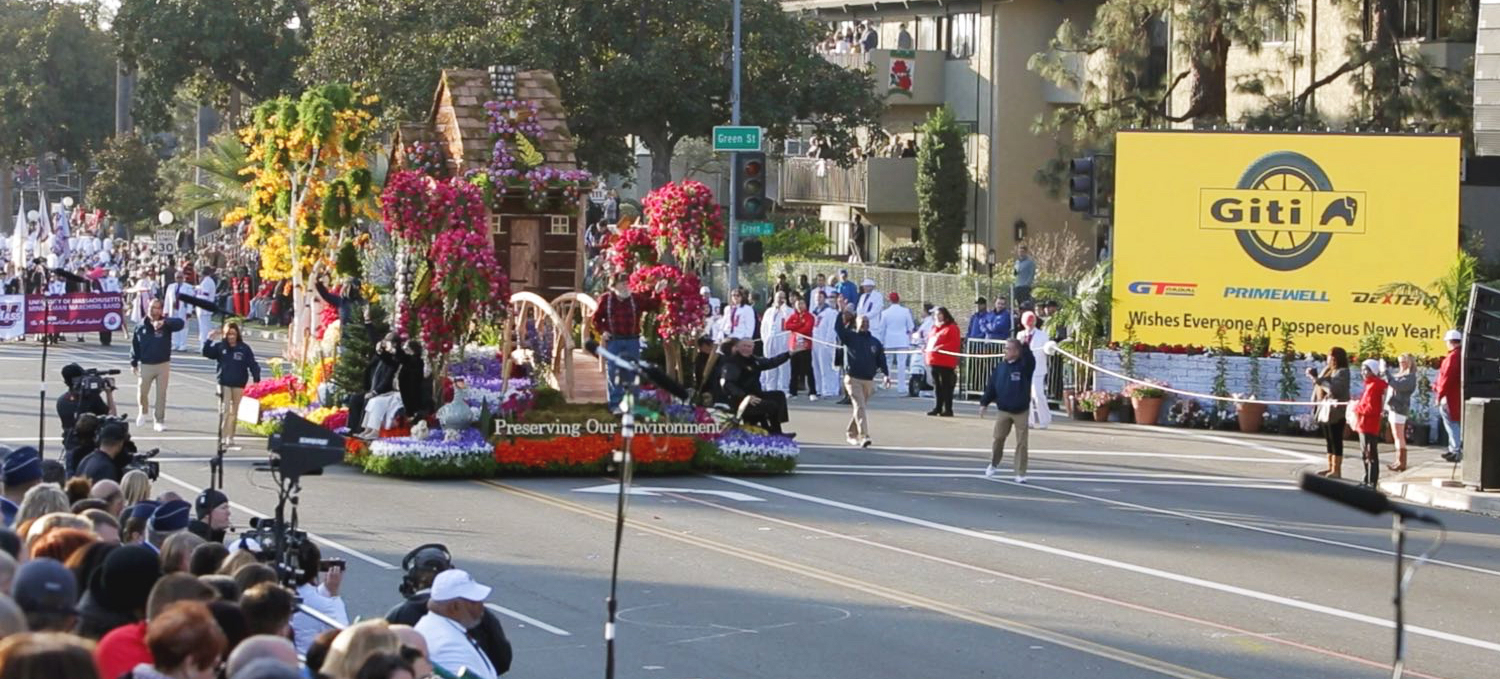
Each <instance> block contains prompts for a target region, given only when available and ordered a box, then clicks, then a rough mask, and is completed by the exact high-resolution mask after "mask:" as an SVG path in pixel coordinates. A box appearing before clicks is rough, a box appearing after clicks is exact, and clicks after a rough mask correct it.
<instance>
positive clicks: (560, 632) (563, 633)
mask: <svg viewBox="0 0 1500 679" xmlns="http://www.w3.org/2000/svg"><path fill="white" fill-rule="evenodd" d="M484 607H485V608H488V609H490V610H492V611H494V612H496V613H499V614H500V615H503V616H506V617H510V618H514V619H516V620H519V621H521V622H524V623H526V624H528V625H531V626H533V627H536V628H537V629H540V630H542V631H545V632H551V633H553V634H556V635H557V636H560V637H571V636H573V633H572V632H569V631H568V630H565V629H563V628H561V627H553V626H552V625H548V624H547V623H545V622H542V621H540V620H537V619H536V618H533V617H531V616H529V615H526V614H524V613H517V612H516V611H513V610H511V609H509V608H506V607H504V606H501V605H500V604H490V603H487V604H485V605H484Z"/></svg>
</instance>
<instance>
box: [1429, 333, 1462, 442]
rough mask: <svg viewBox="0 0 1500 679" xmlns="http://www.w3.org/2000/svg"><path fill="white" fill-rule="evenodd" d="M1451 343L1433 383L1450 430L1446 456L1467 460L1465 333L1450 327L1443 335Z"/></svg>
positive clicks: (1436, 398)
mask: <svg viewBox="0 0 1500 679" xmlns="http://www.w3.org/2000/svg"><path fill="white" fill-rule="evenodd" d="M1443 341H1444V342H1447V343H1448V355H1447V356H1444V357H1443V363H1442V365H1441V366H1439V367H1438V378H1437V384H1434V385H1433V388H1432V398H1433V401H1434V402H1436V403H1437V406H1438V411H1439V412H1441V413H1442V415H1443V428H1444V429H1446V430H1447V431H1448V452H1446V453H1443V459H1444V460H1447V461H1449V462H1458V461H1460V460H1463V459H1464V426H1463V402H1464V397H1463V362H1464V359H1463V346H1464V334H1463V333H1461V332H1459V331H1457V330H1449V331H1448V332H1447V334H1445V335H1443Z"/></svg>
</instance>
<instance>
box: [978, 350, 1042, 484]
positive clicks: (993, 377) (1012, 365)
mask: <svg viewBox="0 0 1500 679" xmlns="http://www.w3.org/2000/svg"><path fill="white" fill-rule="evenodd" d="M1030 341H1031V332H1030V331H1027V332H1023V333H1021V338H1020V339H1012V340H1007V341H1006V342H1005V360H1003V361H1001V362H1000V364H999V365H996V366H995V370H994V372H992V373H990V381H989V383H988V384H986V385H985V386H984V395H983V396H981V397H980V399H979V416H980V417H984V416H985V414H986V413H987V412H989V409H990V404H991V403H993V404H995V408H996V410H997V411H998V412H996V413H995V441H994V444H993V448H992V450H991V452H990V465H989V467H986V468H985V470H984V475H985V477H987V478H988V477H992V476H994V475H995V470H996V468H997V467H999V466H1000V459H1001V458H1002V457H1004V456H1005V439H1007V438H1009V437H1010V430H1011V429H1012V428H1014V429H1015V430H1016V464H1015V470H1016V483H1026V438H1027V434H1028V430H1027V425H1026V418H1027V415H1028V414H1029V413H1030V411H1031V374H1032V373H1033V372H1034V371H1035V370H1036V359H1035V358H1033V357H1032V355H1031V351H1029V350H1026V349H1024V348H1023V347H1024V346H1025V344H1026V343H1029V342H1030Z"/></svg>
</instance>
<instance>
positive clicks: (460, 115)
mask: <svg viewBox="0 0 1500 679" xmlns="http://www.w3.org/2000/svg"><path fill="white" fill-rule="evenodd" d="M486 75H487V76H488V77H485V76H486ZM481 88H483V89H488V90H489V94H490V95H491V96H490V97H489V98H482V97H476V96H475V95H476V93H477V92H478V91H479V90H480V89H481ZM555 90H556V88H555V83H553V82H552V81H551V76H550V74H546V73H545V72H536V71H531V72H517V71H515V70H514V69H510V70H505V69H501V70H500V71H499V72H495V71H491V72H490V73H488V74H485V73H484V72H479V71H444V73H443V76H442V78H441V83H440V86H439V93H438V97H437V104H436V106H435V107H434V113H433V119H432V120H429V121H427V123H425V124H415V125H402V126H401V127H400V130H399V133H398V135H397V139H396V152H394V153H393V154H392V156H391V161H392V162H391V171H390V173H389V175H388V176H387V177H385V178H384V181H383V186H381V187H372V188H373V190H372V191H371V193H370V194H369V195H371V196H373V198H372V200H371V201H370V203H373V204H365V203H361V204H359V205H357V206H356V207H357V208H358V209H357V210H355V211H354V215H355V216H356V217H365V219H349V218H345V217H344V216H343V215H344V214H345V213H347V212H349V211H348V210H344V212H340V213H338V214H337V215H332V216H333V217H334V218H332V219H324V218H322V212H320V211H317V210H316V209H314V208H317V207H320V206H321V205H322V204H327V203H336V204H337V205H344V204H345V203H344V202H340V201H344V199H343V198H342V197H340V196H342V195H343V194H340V193H338V192H337V191H333V190H332V189H329V190H324V191H321V193H319V194H317V195H310V196H309V198H308V202H309V203H316V202H317V201H319V200H322V201H323V202H322V203H318V204H317V205H313V206H312V207H309V208H307V209H298V210H294V211H293V212H295V215H294V216H291V217H288V216H287V213H286V212H285V211H279V210H278V209H277V208H276V207H275V205H273V204H271V201H270V200H269V199H268V200H267V201H264V204H261V205H258V208H259V209H261V210H262V211H264V212H265V213H266V214H267V217H266V218H265V219H263V220H262V222H260V223H264V224H271V223H275V224H278V225H279V224H286V225H287V229H286V230H287V232H288V233H287V235H288V240H296V241H297V242H299V243H300V244H301V245H302V246H303V247H302V249H300V250H295V251H296V252H297V253H299V255H305V257H302V258H299V259H298V261H296V262H286V263H285V264H286V266H285V267H284V268H286V269H288V270H289V271H290V272H291V273H292V274H294V275H296V276H301V277H302V278H301V280H302V281H303V283H304V285H303V289H307V288H313V287H317V285H316V284H318V283H320V282H321V281H320V280H319V278H320V277H321V275H322V273H323V272H327V271H333V272H335V273H336V274H337V277H336V278H335V279H334V280H330V281H328V285H327V290H328V293H327V294H324V292H322V291H320V292H319V295H317V296H309V298H310V299H309V301H308V303H307V306H306V311H307V320H306V322H305V326H303V327H305V328H306V330H305V334H304V335H302V337H301V339H299V340H297V341H295V342H294V345H293V346H291V347H289V350H288V352H287V356H288V357H290V358H289V360H280V359H277V360H274V361H272V362H271V363H272V365H271V376H270V378H269V379H266V380H264V381H262V382H260V383H258V384H254V385H251V386H250V387H248V388H247V389H246V390H245V395H244V398H245V400H246V401H249V402H251V403H250V404H249V405H248V407H247V406H246V405H245V404H242V407H241V414H242V419H243V420H246V421H247V424H246V428H247V429H250V430H252V431H255V432H258V433H261V434H271V433H274V432H275V431H277V430H278V429H279V428H280V426H281V423H282V422H283V421H284V419H285V418H286V416H287V415H289V414H296V415H299V416H301V417H304V418H307V419H308V420H310V421H312V422H314V423H317V424H320V425H322V426H325V427H327V428H329V429H331V430H333V431H335V432H337V433H340V434H345V435H346V436H347V442H348V444H347V450H346V453H347V454H346V461H347V462H348V463H349V464H351V465H353V466H355V467H358V468H360V469H362V470H363V471H365V472H367V473H371V474H380V475H390V476H400V477H414V478H478V477H490V476H500V475H506V476H509V475H596V474H602V473H606V472H608V471H610V470H611V469H612V468H613V465H614V464H615V460H616V459H617V457H616V451H618V450H620V449H621V448H622V446H623V445H624V443H625V441H624V439H623V438H622V436H621V435H620V431H619V419H620V418H619V415H618V414H616V413H611V412H610V411H609V410H608V409H607V408H606V406H605V405H604V404H603V403H602V401H603V400H604V393H603V391H604V390H603V374H604V371H603V367H602V365H601V364H600V363H599V362H598V360H597V359H595V358H591V357H588V356H587V355H585V354H583V352H582V351H580V350H579V348H580V347H582V346H583V345H584V343H585V341H586V340H588V339H589V338H590V335H591V334H592V330H591V329H590V328H589V324H588V318H589V316H590V315H591V314H592V313H593V311H594V310H595V308H596V304H595V302H594V300H593V298H592V297H591V296H590V295H588V294H585V293H583V292H577V291H576V290H578V288H579V286H581V284H582V271H583V268H584V266H585V262H584V261H583V256H582V228H581V227H582V222H583V213H584V206H585V201H586V200H587V195H588V192H589V190H590V189H591V188H592V187H593V180H592V179H591V178H590V177H589V176H588V174H587V173H586V172H583V171H582V170H579V169H577V165H576V162H575V161H574V158H573V152H572V150H573V142H572V140H571V138H570V137H568V136H567V131H566V127H565V125H564V124H563V120H564V118H565V116H564V115H563V114H564V112H563V111H562V110H561V105H560V102H559V101H557V100H556V95H555ZM549 93H550V94H549ZM523 94H524V95H528V96H531V97H534V98H532V99H527V98H526V97H525V96H522V95H523ZM536 97H539V98H540V99H537V98H536ZM476 101H482V102H484V103H482V104H479V103H470V102H476ZM292 108H296V107H295V106H294V107H292ZM277 111H278V113H279V114H280V115H281V116H282V117H280V118H275V117H272V118H269V119H268V120H267V121H266V122H265V126H267V127H269V128H275V129H278V130H279V129H280V128H279V127H276V126H277V125H279V124H281V123H283V122H285V120H286V119H288V118H289V117H290V115H291V113H288V111H292V109H287V108H283V109H278V110H277ZM296 113H300V111H297V112H296ZM440 115H441V116H452V117H453V118H456V119H458V121H459V122H460V124H458V125H438V124H437V119H438V117H439V116H440ZM335 119H336V120H340V121H342V120H344V118H343V117H339V116H335ZM445 119H446V118H445ZM351 120H353V118H351ZM357 133H358V132H356V131H352V130H347V131H346V130H343V129H342V128H340V129H339V130H336V131H335V135H334V136H337V135H338V134H343V135H346V136H352V135H354V134H357ZM262 137H263V138H262ZM247 139H253V140H255V141H263V142H266V146H267V150H266V151H264V153H273V152H274V149H273V147H274V143H275V142H276V141H277V140H278V139H279V137H276V136H275V135H271V134H269V133H266V134H263V135H260V136H255V135H249V136H247ZM459 149H462V151H463V153H462V154H460V153H458V150H459ZM308 157H309V158H314V157H315V156H308ZM293 160H295V158H294V159H293ZM346 165H348V166H350V167H356V168H360V167H363V165H362V164H359V163H353V162H350V163H346ZM334 169H339V170H341V171H343V170H342V166H341V167H340V168H334ZM287 171H298V168H297V167H296V166H295V164H293V165H291V166H289V167H288V170H287ZM334 176H337V175H334ZM361 176H363V175H361ZM273 179H274V181H272V180H273ZM283 179H287V178H286V177H274V178H272V177H265V176H262V177H259V180H260V181H261V183H262V184H266V185H267V186H272V185H273V184H274V185H275V186H285V185H286V182H283V181H282V180H283ZM348 193H350V194H351V196H353V197H354V198H355V199H358V198H362V197H363V196H365V195H366V194H363V193H357V192H352V191H350V192H348ZM335 194H337V195H335ZM268 195H269V194H268ZM320 197H321V198H320ZM293 204H294V205H295V204H296V203H295V202H294V203H293ZM641 216H642V219H641V222H640V223H639V224H634V223H629V222H627V223H626V224H623V225H621V228H618V229H617V230H616V231H615V232H614V233H612V234H611V235H610V237H609V241H608V243H607V244H606V250H607V257H605V260H606V261H605V262H604V266H605V268H606V269H607V270H608V273H615V272H620V273H626V274H628V275H629V279H628V280H629V287H630V288H631V290H632V291H634V292H638V293H641V294H652V295H656V296H657V297H658V298H659V301H660V307H659V310H658V311H656V312H652V313H648V314H646V316H645V318H644V319H643V328H642V336H643V338H644V339H645V342H646V345H645V346H644V347H643V354H644V355H645V356H647V357H652V358H655V359H656V360H660V361H661V362H663V363H665V365H666V368H667V371H668V373H669V374H672V375H673V376H675V377H678V378H679V379H680V378H682V377H684V375H685V373H684V370H683V365H682V363H683V361H682V356H683V355H684V354H685V352H686V350H687V349H688V348H690V347H691V343H692V342H693V340H694V339H696V336H697V334H698V332H699V331H700V329H701V328H702V327H703V325H704V320H705V317H706V316H707V314H708V309H707V306H706V304H705V300H704V299H703V297H702V296H701V295H700V294H699V292H698V290H699V288H700V286H701V284H702V283H701V281H700V279H699V277H698V274H697V272H698V271H701V270H703V269H704V267H706V265H707V262H708V260H709V252H710V251H711V250H712V249H713V248H715V247H718V246H719V245H721V244H722V243H723V241H724V235H725V229H724V223H723V220H722V217H721V209H720V207H719V205H718V202H717V201H716V200H715V199H714V197H713V194H712V192H711V191H710V190H709V189H708V187H707V186H705V185H703V184H701V183H698V182H693V181H685V182H681V183H676V184H668V185H666V186H663V187H661V188H659V189H657V190H655V191H653V192H652V193H651V195H650V196H648V197H647V198H646V199H645V201H643V210H642V215H641ZM273 219H284V220H285V221H283V222H273V221H272V220H273ZM299 223H300V225H301V226H302V227H303V231H302V232H311V231H309V229H310V228H311V227H310V226H309V225H316V226H317V227H318V228H319V229H321V231H318V232H317V233H319V234H321V235H323V236H324V237H322V238H320V239H318V240H313V239H310V238H302V239H300V240H298V239H297V238H296V234H297V233H301V232H298V231H294V230H293V229H292V228H291V227H292V226H295V225H299ZM528 229H531V230H530V231H528ZM575 240H576V243H577V248H578V249H577V250H576V252H577V256H576V258H574V255H573V254H572V252H563V251H561V250H563V249H566V247H568V245H567V244H569V243H573V242H574V241H575ZM523 247H525V248H533V249H532V250H518V248H523ZM564 257H566V258H568V259H567V261H564ZM288 259H290V258H288ZM278 266H280V265H278ZM563 267H566V268H563ZM564 283H565V284H566V287H561V286H562V285H563V284H564ZM559 289H566V290H573V291H574V292H567V293H565V294H561V295H560V296H558V294H557V291H558V290H559ZM658 290H660V292H657V291H658ZM543 294H546V295H550V296H552V297H551V298H550V299H548V298H547V297H543ZM320 302H326V303H321V304H320ZM302 311H303V307H302V306H301V304H300V303H299V307H298V312H299V313H301V312H302ZM345 326H347V327H345ZM313 340H319V341H313ZM636 421H637V435H636V436H635V438H634V439H633V443H632V445H631V453H632V459H633V460H634V462H635V464H636V470H637V473H644V474H679V473H690V472H717V473H782V472H788V471H791V470H792V469H793V468H794V467H795V466H796V461H797V457H798V453H799V449H798V447H797V444H796V443H795V442H794V441H793V440H792V439H789V438H785V437H781V436H771V435H768V434H767V433H766V432H764V431H759V430H756V429H753V428H750V427H742V426H739V425H738V424H737V423H736V422H735V421H734V420H733V419H732V418H731V417H730V416H729V415H727V414H725V413H723V412H719V411H716V410H711V409H707V408H704V407H700V406H697V405H693V404H685V403H679V402H673V400H672V399H671V398H670V397H668V396H667V395H666V394H665V393H664V392H661V391H658V390H656V389H655V388H654V387H648V388H647V389H646V390H644V393H643V394H641V397H640V399H639V400H638V402H637V417H636Z"/></svg>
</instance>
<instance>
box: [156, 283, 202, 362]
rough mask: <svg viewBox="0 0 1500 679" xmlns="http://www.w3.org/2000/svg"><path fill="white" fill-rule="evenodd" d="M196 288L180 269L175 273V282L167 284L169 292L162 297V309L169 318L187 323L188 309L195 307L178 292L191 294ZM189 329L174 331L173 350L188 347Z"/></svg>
mask: <svg viewBox="0 0 1500 679" xmlns="http://www.w3.org/2000/svg"><path fill="white" fill-rule="evenodd" d="M193 292H194V288H193V286H191V285H188V284H187V277H186V276H184V275H182V270H181V269H178V270H177V272H176V273H175V274H174V275H173V282H172V283H171V284H169V285H167V292H166V294H165V295H163V298H162V310H163V311H165V312H166V315H167V318H175V319H178V320H180V321H182V322H183V323H184V324H186V323H187V318H188V311H189V310H191V309H192V308H193V307H191V306H189V305H188V304H187V303H186V302H183V301H182V300H180V299H178V298H177V295H178V294H187V295H191V294H193ZM187 341H188V331H187V328H186V326H184V327H183V329H182V330H179V331H177V332H174V333H172V351H183V350H185V349H187Z"/></svg>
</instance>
